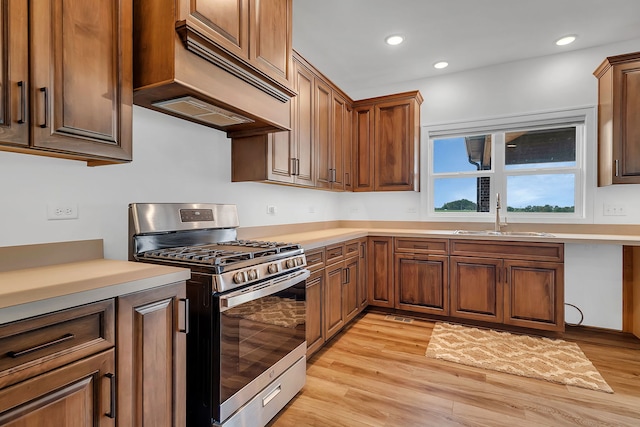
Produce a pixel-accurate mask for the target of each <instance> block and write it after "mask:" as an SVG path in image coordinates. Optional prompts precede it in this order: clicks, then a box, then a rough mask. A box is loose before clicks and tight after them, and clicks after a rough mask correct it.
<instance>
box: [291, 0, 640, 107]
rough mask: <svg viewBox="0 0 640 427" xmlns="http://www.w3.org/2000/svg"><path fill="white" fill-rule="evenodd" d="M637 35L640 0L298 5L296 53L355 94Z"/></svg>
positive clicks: (296, 0) (341, 0)
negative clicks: (393, 39)
mask: <svg viewBox="0 0 640 427" xmlns="http://www.w3.org/2000/svg"><path fill="white" fill-rule="evenodd" d="M391 34H402V35H404V36H405V38H406V40H405V42H404V43H403V44H401V45H399V46H388V45H386V44H385V42H384V39H385V37H387V36H388V35H391ZM567 34H575V35H577V36H578V38H577V40H576V41H575V42H574V43H573V44H571V45H568V46H562V47H559V46H556V45H555V40H557V39H558V38H560V37H561V36H564V35H567ZM636 38H640V0H534V1H531V0H386V1H383V0H321V1H319V0H293V46H294V48H295V49H296V50H297V51H298V52H299V53H300V54H301V55H302V56H304V57H305V58H306V59H307V60H308V61H309V62H311V63H312V64H313V65H314V66H315V67H316V68H317V69H319V70H320V71H321V72H322V73H323V74H325V75H326V76H327V77H328V78H329V79H331V80H332V81H333V82H334V83H335V84H336V85H338V86H339V87H340V88H341V89H343V90H344V91H345V92H346V93H347V94H349V95H351V94H352V93H354V92H358V91H363V90H366V89H370V88H374V87H376V86H380V85H389V84H394V83H398V82H403V81H411V80H417V79H422V78H426V77H433V76H437V75H442V74H446V73H456V72H460V71H464V70H470V69H474V68H480V67H486V66H490V65H495V64H500V63H505V62H511V61H517V60H521V59H525V58H532V57H539V56H546V55H553V54H557V53H561V52H566V51H569V50H577V49H585V48H590V47H595V46H599V45H605V44H611V43H615V42H619V41H624V40H631V39H636ZM638 50H640V45H639V46H638ZM441 60H445V61H447V62H449V64H450V65H449V67H447V68H445V69H443V70H436V69H434V68H433V64H434V63H435V62H437V61H441Z"/></svg>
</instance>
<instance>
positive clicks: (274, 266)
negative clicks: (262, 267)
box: [267, 264, 278, 274]
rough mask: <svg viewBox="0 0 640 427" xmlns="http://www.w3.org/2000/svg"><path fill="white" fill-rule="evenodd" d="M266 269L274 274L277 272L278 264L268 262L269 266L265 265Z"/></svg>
mask: <svg viewBox="0 0 640 427" xmlns="http://www.w3.org/2000/svg"><path fill="white" fill-rule="evenodd" d="M267 271H268V272H269V273H270V274H274V273H277V272H278V264H269V267H267Z"/></svg>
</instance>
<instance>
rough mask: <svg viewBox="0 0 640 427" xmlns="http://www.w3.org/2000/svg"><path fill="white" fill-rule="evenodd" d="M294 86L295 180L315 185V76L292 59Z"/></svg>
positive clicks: (298, 182)
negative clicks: (295, 93)
mask: <svg viewBox="0 0 640 427" xmlns="http://www.w3.org/2000/svg"><path fill="white" fill-rule="evenodd" d="M293 69H294V87H295V88H296V90H297V91H298V95H297V96H296V97H294V98H293V99H292V100H291V102H292V106H293V121H292V122H293V130H292V131H291V133H292V134H293V145H294V155H293V157H294V161H295V162H296V164H295V171H294V174H295V182H296V184H301V185H305V186H311V187H313V186H315V176H314V171H315V165H314V152H313V149H314V137H313V134H314V128H313V123H314V121H313V118H314V115H313V112H314V109H313V105H314V85H315V76H314V75H313V73H312V72H311V71H309V70H308V69H307V68H306V67H304V66H303V65H302V64H299V63H297V62H295V61H294V67H293Z"/></svg>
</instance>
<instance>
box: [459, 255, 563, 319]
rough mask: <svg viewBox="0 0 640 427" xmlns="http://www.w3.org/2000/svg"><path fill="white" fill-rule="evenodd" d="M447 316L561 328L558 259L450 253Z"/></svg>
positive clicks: (561, 290) (560, 271) (561, 285)
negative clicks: (452, 255) (494, 257)
mask: <svg viewBox="0 0 640 427" xmlns="http://www.w3.org/2000/svg"><path fill="white" fill-rule="evenodd" d="M450 314H451V316H455V317H461V318H465V319H472V320H479V321H485V322H494V323H504V324H506V325H513V326H520V327H525V328H534V329H543V330H551V331H562V330H564V266H563V264H562V263H553V262H540V261H526V260H504V259H493V258H479V257H451V313H450Z"/></svg>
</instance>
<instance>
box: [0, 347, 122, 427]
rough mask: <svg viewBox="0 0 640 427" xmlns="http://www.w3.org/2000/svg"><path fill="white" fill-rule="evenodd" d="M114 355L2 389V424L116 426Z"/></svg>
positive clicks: (17, 426) (20, 426)
mask: <svg viewBox="0 0 640 427" xmlns="http://www.w3.org/2000/svg"><path fill="white" fill-rule="evenodd" d="M114 374H115V352H114V350H113V349H111V350H107V351H104V352H102V353H99V354H96V355H93V356H90V357H87V358H84V359H81V360H79V361H77V362H74V363H71V364H69V365H65V366H63V367H61V368H58V369H55V370H53V371H50V372H47V373H44V374H42V375H38V376H36V377H33V378H31V379H28V380H26V381H23V382H19V383H17V384H15V385H13V386H10V387H7V388H4V389H1V390H0V425H2V426H6V427H23V426H53V425H56V426H82V427H88V426H95V427H107V426H115V425H116V424H115V416H116V409H115V401H113V399H114V397H115V389H114V387H116V384H115V378H116V377H115V375H114Z"/></svg>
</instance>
